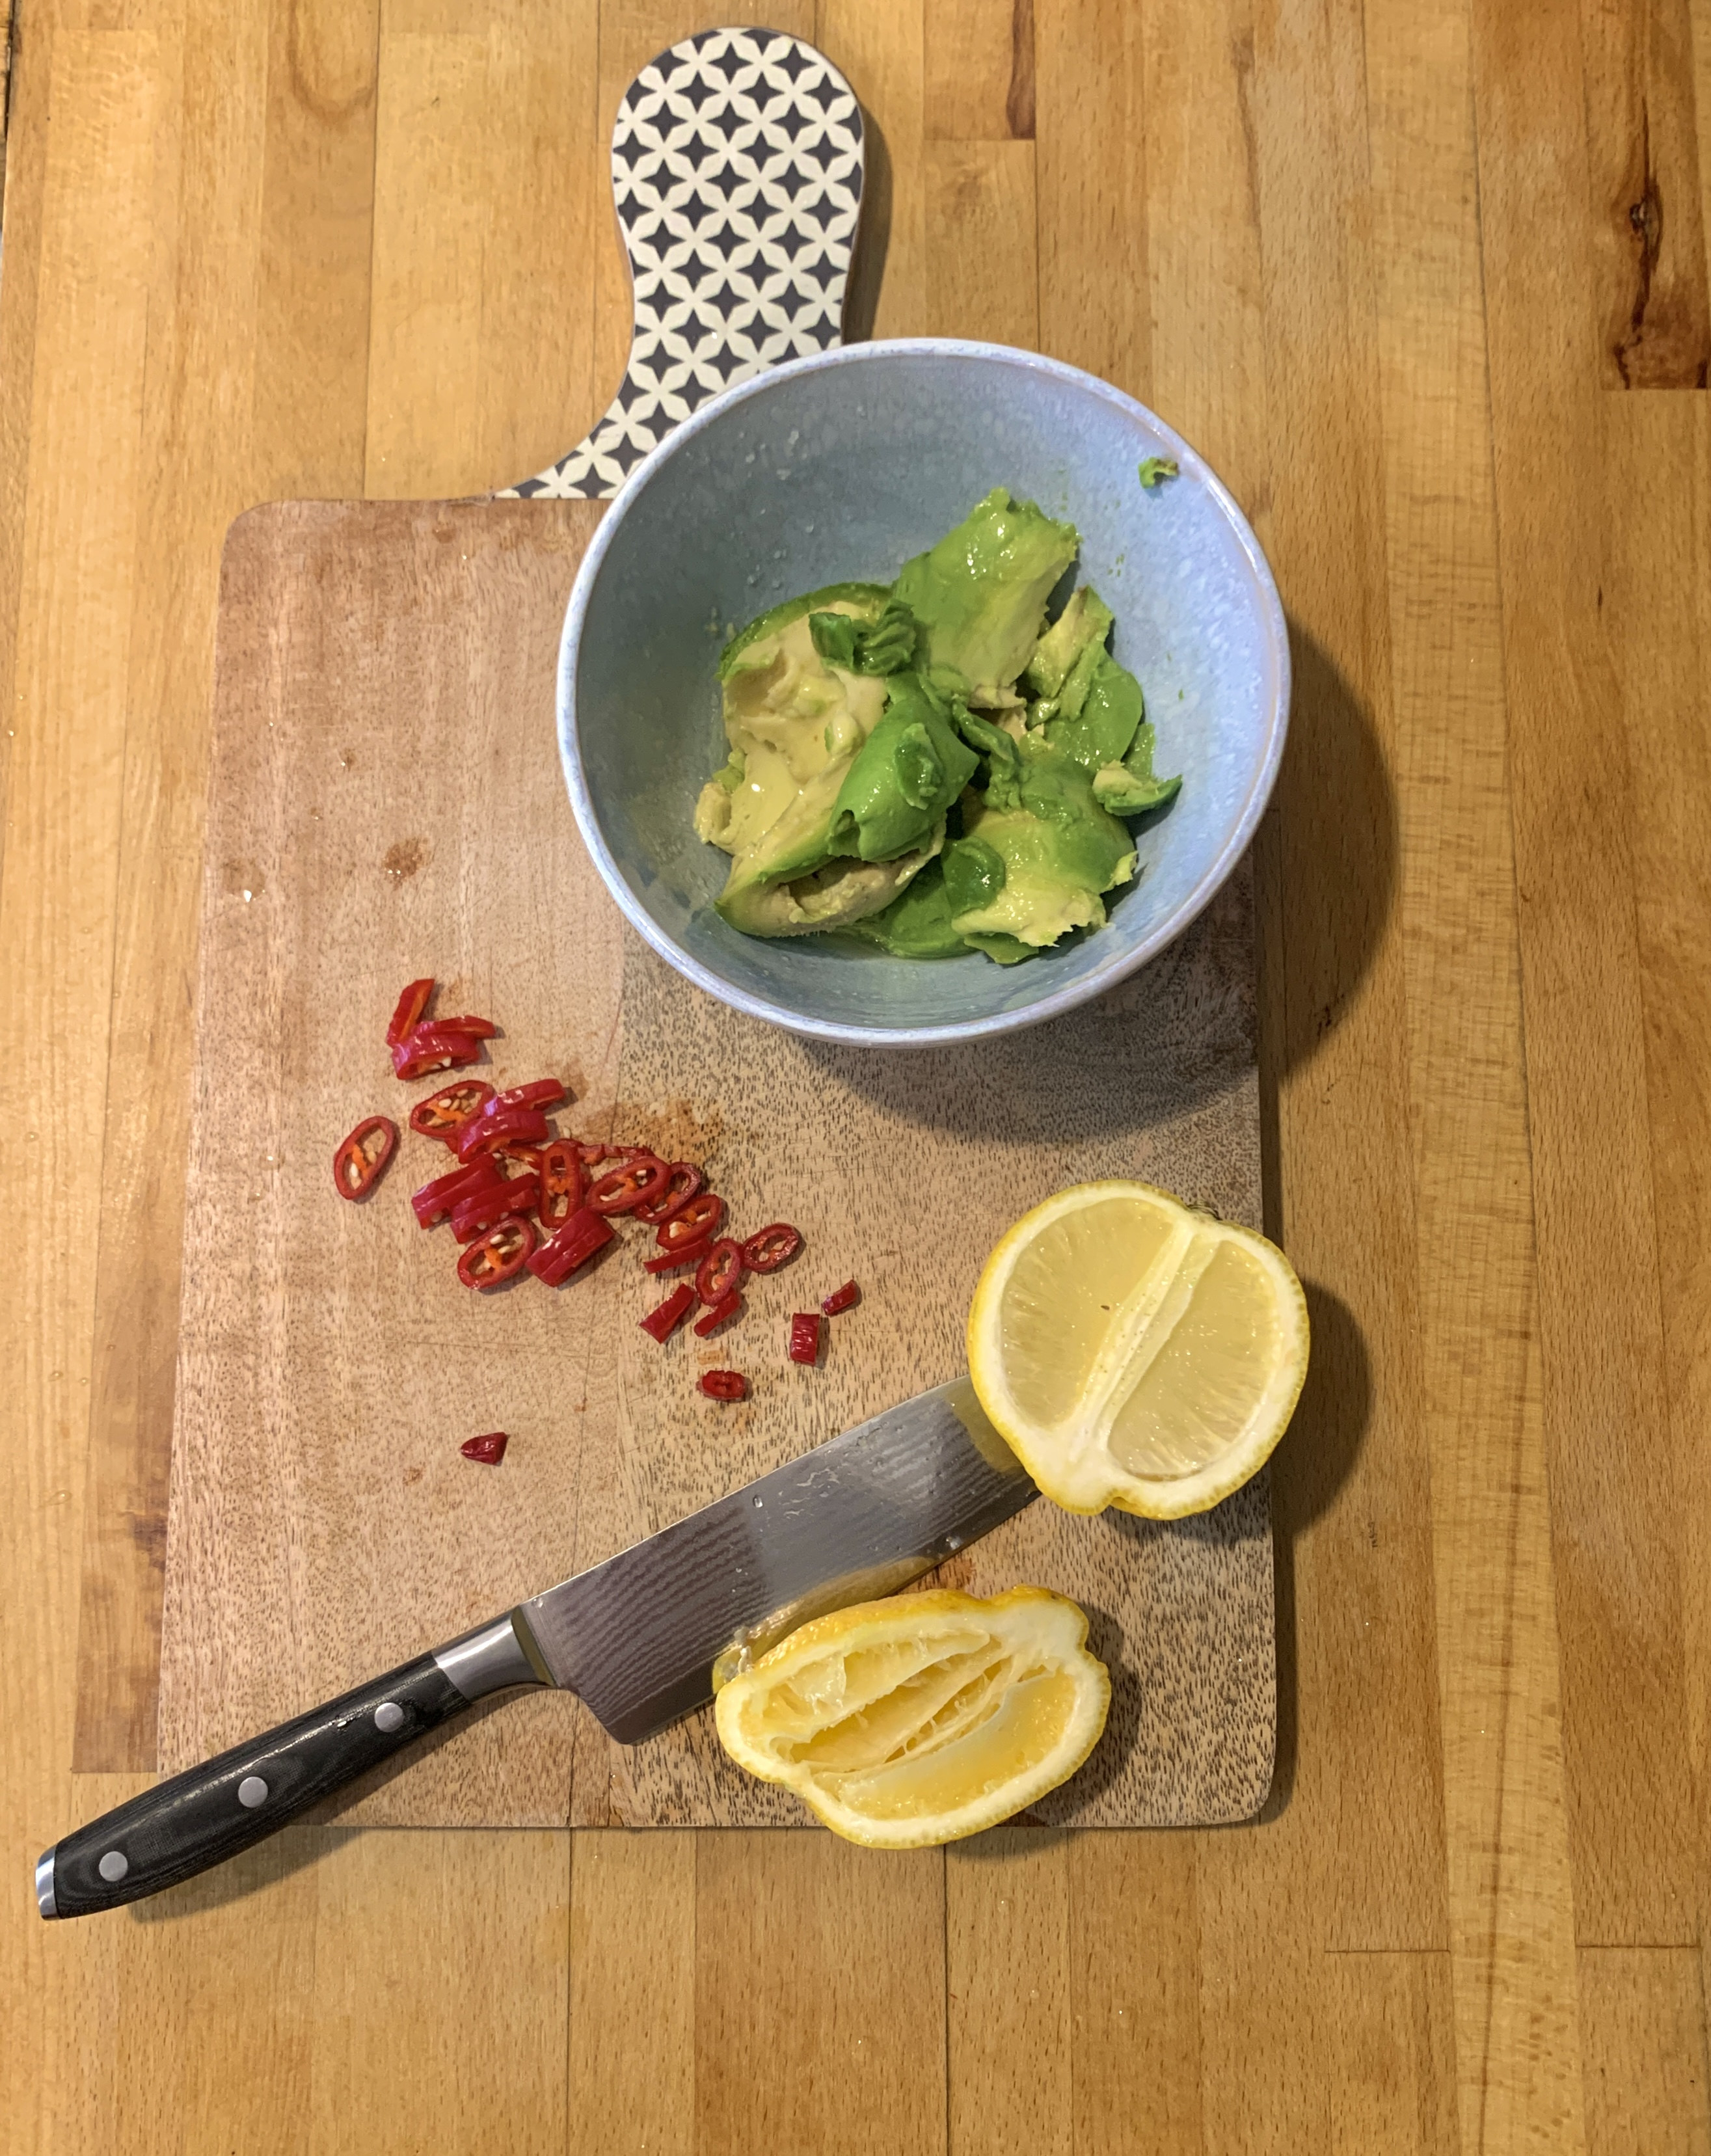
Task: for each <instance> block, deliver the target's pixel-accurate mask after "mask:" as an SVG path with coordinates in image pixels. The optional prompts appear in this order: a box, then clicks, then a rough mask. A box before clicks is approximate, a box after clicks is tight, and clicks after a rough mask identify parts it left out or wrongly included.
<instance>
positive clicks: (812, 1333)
mask: <svg viewBox="0 0 1711 2156" xmlns="http://www.w3.org/2000/svg"><path fill="white" fill-rule="evenodd" d="M790 1360H791V1361H792V1362H793V1363H817V1362H818V1361H819V1360H820V1312H818V1311H817V1310H799V1311H798V1312H796V1313H795V1315H794V1317H792V1318H791V1320H790Z"/></svg>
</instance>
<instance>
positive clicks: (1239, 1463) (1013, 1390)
mask: <svg viewBox="0 0 1711 2156" xmlns="http://www.w3.org/2000/svg"><path fill="white" fill-rule="evenodd" d="M1307 1357H1308V1320H1307V1301H1306V1298H1305V1297H1304V1296H1303V1294H1302V1291H1301V1282H1300V1281H1298V1280H1297V1278H1296V1276H1295V1274H1294V1272H1293V1270H1292V1268H1291V1266H1290V1264H1289V1260H1287V1258H1286V1257H1285V1256H1284V1255H1283V1253H1282V1251H1281V1250H1278V1249H1277V1247H1276V1245H1273V1244H1272V1243H1268V1242H1267V1240H1266V1239H1265V1237H1264V1236H1263V1235H1255V1234H1254V1232H1253V1231H1252V1229H1248V1228H1240V1227H1235V1226H1232V1225H1231V1224H1230V1223H1229V1222H1227V1221H1224V1220H1217V1219H1213V1218H1212V1217H1211V1215H1210V1214H1205V1213H1200V1212H1196V1211H1195V1210H1194V1209H1193V1208H1191V1207H1189V1206H1187V1205H1184V1204H1182V1202H1181V1201H1180V1199H1175V1198H1173V1197H1171V1196H1170V1195H1169V1193H1168V1192H1166V1191H1163V1190H1155V1189H1154V1188H1153V1187H1152V1185H1151V1184H1150V1183H1081V1184H1078V1185H1077V1186H1076V1188H1073V1189H1071V1190H1064V1191H1060V1192H1059V1193H1058V1194H1057V1196H1056V1197H1055V1198H1051V1199H1047V1200H1046V1204H1043V1205H1036V1206H1035V1209H1034V1210H1033V1211H1032V1212H1031V1213H1029V1214H1025V1215H1024V1217H1023V1218H1022V1219H1020V1220H1019V1221H1017V1223H1016V1224H1015V1227H1014V1228H1012V1229H1010V1233H1009V1234H1008V1235H1006V1236H1005V1239H1004V1240H1003V1241H1002V1242H1001V1243H1000V1244H999V1246H998V1248H997V1249H996V1250H994V1252H993V1254H992V1255H991V1256H990V1257H989V1259H988V1260H987V1261H986V1270H984V1272H983V1273H982V1274H981V1276H980V1284H979V1287H977V1288H976V1290H975V1291H974V1307H973V1308H972V1310H971V1311H970V1312H969V1375H970V1377H971V1378H973V1379H974V1389H975V1391H976V1393H977V1394H979V1399H980V1404H981V1406H982V1407H984V1409H985V1410H986V1412H987V1414H989V1416H990V1417H991V1418H992V1420H993V1422H994V1424H995V1425H996V1426H997V1428H998V1430H999V1432H1000V1433H1001V1434H1002V1435H1003V1436H1004V1437H1005V1439H1006V1440H1007V1441H1008V1442H1009V1443H1010V1445H1011V1446H1012V1447H1013V1448H1014V1450H1015V1452H1016V1453H1017V1455H1019V1457H1020V1460H1021V1461H1022V1464H1023V1465H1024V1466H1025V1467H1026V1469H1027V1470H1028V1472H1029V1473H1030V1475H1031V1476H1033V1478H1034V1480H1035V1481H1036V1482H1037V1483H1038V1484H1039V1486H1040V1489H1041V1490H1042V1491H1045V1493H1046V1496H1048V1497H1050V1498H1051V1500H1052V1501H1053V1502H1054V1503H1055V1504H1058V1505H1061V1506H1063V1507H1065V1508H1066V1510H1067V1511H1069V1512H1100V1511H1102V1510H1103V1508H1104V1507H1106V1506H1107V1505H1115V1506H1117V1507H1119V1509H1120V1510H1122V1511H1123V1512H1139V1513H1143V1514H1144V1515H1145V1516H1146V1517H1148V1518H1150V1519H1157V1520H1169V1519H1176V1518H1179V1517H1181V1516H1182V1515H1183V1514H1184V1513H1186V1512H1205V1511H1206V1510H1208V1509H1209V1508H1210V1507H1211V1506H1213V1505H1215V1504H1217V1503H1219V1502H1220V1501H1221V1500H1222V1499H1223V1498H1225V1497H1227V1496H1229V1495H1230V1493H1231V1491H1232V1490H1236V1489H1239V1488H1240V1487H1241V1484H1242V1483H1244V1482H1246V1481H1247V1479H1248V1477H1249V1476H1251V1475H1252V1474H1253V1473H1254V1472H1255V1471H1256V1469H1257V1468H1258V1467H1259V1466H1261V1464H1262V1463H1263V1462H1264V1460H1266V1459H1267V1457H1268V1455H1270V1453H1271V1450H1272V1447H1273V1445H1276V1444H1277V1440H1278V1439H1279V1438H1280V1437H1281V1436H1282V1435H1283V1432H1284V1430H1285V1428H1286V1427H1287V1424H1288V1421H1289V1418H1290V1416H1291V1414H1292V1413H1293V1412H1294V1408H1295V1403H1296V1401H1297V1399H1298V1398H1299V1397H1300V1394H1301V1387H1302V1381H1303V1378H1305V1376H1306V1374H1307Z"/></svg>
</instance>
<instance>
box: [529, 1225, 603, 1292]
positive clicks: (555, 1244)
mask: <svg viewBox="0 0 1711 2156" xmlns="http://www.w3.org/2000/svg"><path fill="white" fill-rule="evenodd" d="M612 1240H614V1236H613V1230H612V1225H611V1223H610V1222H609V1221H608V1220H606V1219H603V1218H602V1217H601V1215H600V1214H598V1213H590V1212H589V1210H588V1208H587V1206H583V1208H582V1209H581V1210H580V1211H579V1212H576V1213H573V1214H571V1216H570V1218H569V1219H568V1220H567V1221H566V1222H565V1224H564V1225H563V1227H562V1228H561V1229H559V1230H558V1232H557V1235H553V1236H552V1237H551V1238H549V1240H547V1241H546V1242H544V1243H542V1245H541V1247H540V1249H539V1250H537V1251H536V1253H535V1255H533V1257H532V1258H531V1259H530V1260H529V1270H530V1271H531V1272H532V1273H533V1275H534V1276H535V1277H536V1279H537V1280H543V1281H546V1283H547V1286H548V1287H557V1285H558V1283H559V1282H560V1281H563V1280H566V1279H568V1277H569V1276H570V1275H571V1274H572V1273H573V1272H574V1271H575V1270H576V1269H577V1267H578V1265H586V1264H587V1263H588V1260H589V1259H590V1258H591V1257H593V1255H594V1253H595V1252H596V1251H597V1250H604V1248H605V1247H606V1245H607V1244H608V1243H609V1242H611V1241H612Z"/></svg>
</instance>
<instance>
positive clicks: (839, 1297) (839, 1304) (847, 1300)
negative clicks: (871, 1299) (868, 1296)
mask: <svg viewBox="0 0 1711 2156" xmlns="http://www.w3.org/2000/svg"><path fill="white" fill-rule="evenodd" d="M860 1301H861V1289H860V1288H859V1287H857V1286H856V1285H855V1281H845V1283H844V1285H843V1286H841V1287H835V1288H834V1289H833V1290H832V1291H831V1293H830V1295H829V1296H827V1297H826V1299H825V1301H824V1302H823V1303H821V1305H820V1308H821V1309H822V1310H823V1311H824V1312H825V1314H826V1316H827V1317H841V1316H842V1315H843V1313H844V1312H845V1311H846V1310H853V1309H854V1308H855V1306H856V1304H857V1303H858V1302H860Z"/></svg>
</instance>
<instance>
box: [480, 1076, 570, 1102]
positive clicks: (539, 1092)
mask: <svg viewBox="0 0 1711 2156" xmlns="http://www.w3.org/2000/svg"><path fill="white" fill-rule="evenodd" d="M564 1097H565V1087H564V1086H563V1081H561V1080H559V1079H557V1078H532V1079H531V1080H530V1081H529V1082H528V1084H527V1086H506V1089H505V1091H503V1092H502V1093H496V1094H495V1095H494V1096H493V1105H494V1106H495V1107H496V1108H553V1107H557V1105H558V1103H559V1102H560V1101H562V1100H563V1099H564Z"/></svg>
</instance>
